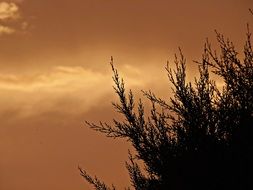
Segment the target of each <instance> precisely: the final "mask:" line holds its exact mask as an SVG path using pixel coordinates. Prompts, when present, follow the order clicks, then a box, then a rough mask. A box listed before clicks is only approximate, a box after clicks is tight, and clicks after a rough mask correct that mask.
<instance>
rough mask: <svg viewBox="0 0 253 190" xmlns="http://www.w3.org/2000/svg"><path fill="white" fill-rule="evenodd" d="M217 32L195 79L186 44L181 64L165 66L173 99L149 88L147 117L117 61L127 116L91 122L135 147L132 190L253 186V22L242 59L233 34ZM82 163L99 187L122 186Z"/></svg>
mask: <svg viewBox="0 0 253 190" xmlns="http://www.w3.org/2000/svg"><path fill="white" fill-rule="evenodd" d="M216 34H217V41H218V44H219V49H220V51H219V53H217V52H216V51H214V50H213V49H212V47H211V44H210V43H209V42H208V41H207V42H206V44H205V46H204V52H203V55H202V59H201V61H199V62H196V64H198V66H199V74H200V76H199V78H195V81H194V83H191V82H187V81H186V59H185V57H184V56H183V54H182V52H181V50H180V51H179V57H177V56H175V65H176V68H175V69H174V70H172V69H171V67H169V65H167V67H166V70H167V74H168V79H169V81H170V83H171V84H172V86H173V96H172V97H171V98H170V99H169V102H167V101H165V100H163V99H160V98H158V97H157V96H156V95H155V94H153V93H152V92H151V91H147V92H145V91H144V92H143V94H144V96H145V97H147V98H148V99H149V100H150V102H151V104H152V109H151V110H150V115H149V116H148V117H146V116H145V114H144V105H143V103H142V102H141V100H140V101H139V102H138V103H135V101H134V96H133V93H132V91H131V90H130V92H129V93H126V90H125V85H124V81H123V80H122V79H121V78H120V77H119V74H118V71H117V70H116V69H115V68H114V66H113V60H111V65H112V71H113V80H114V83H115V86H114V90H115V92H116V93H117V95H118V97H119V101H120V103H115V104H113V106H114V107H115V109H116V110H117V111H118V112H119V113H121V114H123V116H124V117H125V120H124V121H117V120H114V125H113V126H111V125H108V124H106V123H100V124H99V125H96V124H93V123H88V122H87V123H88V125H89V127H90V128H92V129H94V130H96V131H99V132H102V133H104V134H106V135H107V136H108V137H116V138H125V139H126V140H128V141H130V142H131V144H132V145H133V147H134V149H135V153H134V154H133V155H132V154H130V153H129V161H128V163H127V164H126V168H127V169H128V172H129V175H130V179H131V186H132V188H133V189H136V190H165V189H166V190H167V189H172V190H185V189H187V190H189V189H190V190H191V189H205V190H206V189H207V190H208V189H212V190H213V189H232V188H233V189H243V190H245V189H253V185H252V182H253V181H252V180H253V170H252V169H253V167H252V166H253V163H252V162H253V51H252V46H251V34H250V32H249V29H248V31H247V35H246V37H247V39H246V43H245V45H244V51H243V52H244V58H242V59H239V58H238V57H239V56H238V53H237V51H236V50H235V47H234V45H233V43H232V42H231V41H230V40H229V39H225V38H224V36H223V35H221V34H220V33H217V32H216ZM211 73H213V75H214V76H218V77H219V78H220V79H219V80H220V81H223V86H222V87H221V88H218V87H217V86H216V83H215V81H214V80H211V79H210V78H211V77H210V76H209V75H210V74H211ZM135 104H137V106H136V107H137V108H135ZM140 160H141V161H143V163H144V169H143V170H142V169H141V168H140V166H139V165H138V161H140ZM79 169H80V172H81V175H82V176H83V177H84V178H85V179H86V180H87V181H88V182H89V183H90V184H91V185H93V186H94V188H95V189H97V190H111V189H116V188H115V187H114V186H112V187H109V186H107V185H105V183H103V182H102V181H100V180H99V179H97V178H96V177H94V178H93V177H91V176H90V175H89V174H88V173H87V172H86V171H85V170H83V169H82V168H79ZM128 189H130V188H128Z"/></svg>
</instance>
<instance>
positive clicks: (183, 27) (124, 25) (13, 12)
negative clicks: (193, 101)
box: [0, 0, 253, 190]
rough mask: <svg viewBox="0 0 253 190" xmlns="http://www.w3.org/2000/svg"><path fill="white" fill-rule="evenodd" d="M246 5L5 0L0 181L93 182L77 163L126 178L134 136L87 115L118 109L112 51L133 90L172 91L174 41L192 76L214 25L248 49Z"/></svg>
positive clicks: (56, 189) (40, 185)
mask: <svg viewBox="0 0 253 190" xmlns="http://www.w3.org/2000/svg"><path fill="white" fill-rule="evenodd" d="M249 8H253V1H251V0H224V1H218V0H205V1H203V0H193V1H183V0H179V1H178V0H177V1H176V0H156V1H154V0H127V1H126V0H108V1H103V0H72V1H69V0H41V1H38V0H8V1H7V0H6V1H5V0H3V1H1V0H0V119H1V120H0V121H1V125H0V155H1V156H0V189H1V190H34V189H36V190H45V189H46V190H69V189H73V190H74V189H75V190H82V189H91V187H90V186H88V185H87V184H86V183H85V181H84V180H83V179H82V178H81V177H80V175H79V171H78V169H77V167H78V165H81V166H83V167H84V168H86V169H87V170H89V171H90V172H91V174H96V175H98V176H99V177H101V178H102V179H103V180H104V181H106V182H107V183H108V184H111V183H115V185H116V186H118V187H120V188H121V187H125V186H128V185H129V182H128V181H129V179H128V175H127V171H126V170H125V168H124V164H125V161H126V160H127V149H128V148H129V145H128V144H127V143H125V142H123V141H120V140H113V139H108V138H106V137H104V136H103V135H101V134H97V133H95V132H94V131H92V130H90V129H89V128H88V127H87V126H86V124H85V121H86V120H88V121H91V122H99V121H111V120H112V119H113V118H115V117H118V115H117V113H116V112H114V111H113V108H112V106H111V102H112V101H116V100H117V99H116V95H115V93H114V90H113V88H112V85H113V81H112V72H111V67H110V64H109V63H110V59H111V56H113V57H114V64H115V67H117V69H118V70H119V72H120V76H122V77H123V78H124V81H125V83H126V88H127V89H130V88H131V89H133V91H134V94H136V96H137V97H139V96H140V95H141V90H149V89H152V90H153V91H154V92H155V93H157V94H158V95H160V96H161V97H168V96H169V91H170V86H169V83H168V82H167V76H166V71H165V69H164V67H165V66H166V62H167V61H169V62H170V63H171V64H173V60H174V54H175V53H178V47H179V46H180V47H181V48H182V50H183V52H184V54H185V56H186V58H187V60H188V63H187V70H188V71H189V73H190V75H189V79H192V78H193V77H194V76H195V74H196V73H197V71H196V68H197V67H196V64H195V63H193V62H192V60H198V59H200V58H201V54H202V50H203V44H204V42H205V40H206V38H207V37H208V38H209V41H211V42H212V44H214V47H215V32H214V30H215V29H216V30H217V31H219V32H221V33H223V34H224V35H225V36H227V37H229V38H230V39H231V40H232V41H234V42H235V46H236V47H238V48H237V49H241V50H242V48H243V42H244V39H246V38H245V37H246V35H245V33H246V29H247V28H246V24H247V23H249V24H250V28H251V31H252V28H253V22H252V20H253V17H252V15H251V14H250V12H249V11H248V9H249ZM220 84H222V83H221V82H220V83H219V82H218V85H220ZM105 163H106V164H105ZM108 171H109V172H108Z"/></svg>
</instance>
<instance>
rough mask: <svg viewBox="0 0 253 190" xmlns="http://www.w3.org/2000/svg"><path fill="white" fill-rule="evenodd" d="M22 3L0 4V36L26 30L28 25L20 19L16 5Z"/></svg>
mask: <svg viewBox="0 0 253 190" xmlns="http://www.w3.org/2000/svg"><path fill="white" fill-rule="evenodd" d="M21 2H23V1H20V0H19V1H17V0H16V1H12V2H0V36H2V35H10V34H13V33H15V32H17V31H19V30H22V31H24V30H26V29H27V26H28V23H27V22H26V21H25V19H24V18H23V17H22V15H21V12H20V7H19V5H18V3H21Z"/></svg>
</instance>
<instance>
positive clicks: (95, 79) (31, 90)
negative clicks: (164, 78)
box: [0, 66, 145, 117]
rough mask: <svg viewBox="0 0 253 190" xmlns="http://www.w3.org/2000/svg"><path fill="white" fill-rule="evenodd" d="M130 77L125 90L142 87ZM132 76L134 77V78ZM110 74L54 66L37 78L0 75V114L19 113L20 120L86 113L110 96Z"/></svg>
mask: <svg viewBox="0 0 253 190" xmlns="http://www.w3.org/2000/svg"><path fill="white" fill-rule="evenodd" d="M125 73H128V74H131V73H132V77H131V78H132V79H131V80H128V83H127V84H128V86H130V87H131V86H136V85H141V86H142V85H143V84H144V83H145V81H144V80H142V79H141V78H140V76H137V75H136V71H132V69H126V72H125ZM134 76H135V77H134ZM111 86H112V80H111V73H106V72H105V73H101V72H95V71H92V70H87V69H84V68H83V67H81V66H76V67H70V66H57V67H54V68H52V69H51V70H50V71H47V72H41V73H37V74H31V73H30V74H25V75H16V74H12V75H11V74H1V73H0V97H1V99H0V104H1V105H2V106H1V108H0V112H5V111H6V110H9V111H10V109H11V110H19V113H20V114H21V116H22V117H26V116H30V115H34V114H35V115H37V114H40V113H43V112H49V111H56V112H63V113H66V112H68V113H69V112H70V113H73V114H76V113H80V112H86V111H88V110H89V109H90V108H91V107H93V106H96V105H97V104H98V102H99V101H102V99H104V98H105V97H106V96H108V94H113V93H112V88H111Z"/></svg>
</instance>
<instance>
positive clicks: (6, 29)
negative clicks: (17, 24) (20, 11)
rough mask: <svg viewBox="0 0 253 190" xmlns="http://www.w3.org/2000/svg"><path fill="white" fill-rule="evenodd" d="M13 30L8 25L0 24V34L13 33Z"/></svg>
mask: <svg viewBox="0 0 253 190" xmlns="http://www.w3.org/2000/svg"><path fill="white" fill-rule="evenodd" d="M14 32H15V30H14V29H13V28H11V27H8V26H3V25H0V36H1V35H3V34H13V33H14Z"/></svg>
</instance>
